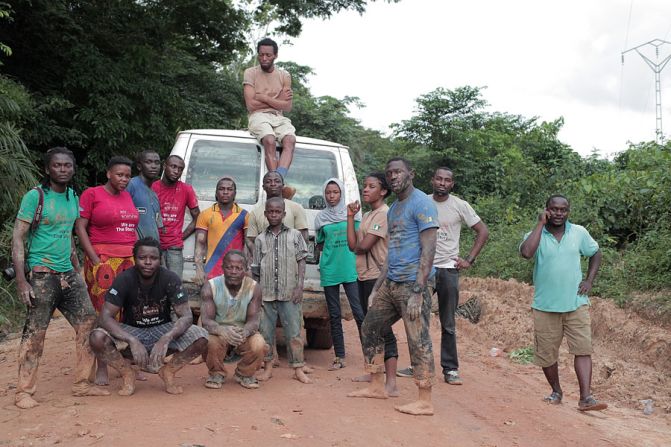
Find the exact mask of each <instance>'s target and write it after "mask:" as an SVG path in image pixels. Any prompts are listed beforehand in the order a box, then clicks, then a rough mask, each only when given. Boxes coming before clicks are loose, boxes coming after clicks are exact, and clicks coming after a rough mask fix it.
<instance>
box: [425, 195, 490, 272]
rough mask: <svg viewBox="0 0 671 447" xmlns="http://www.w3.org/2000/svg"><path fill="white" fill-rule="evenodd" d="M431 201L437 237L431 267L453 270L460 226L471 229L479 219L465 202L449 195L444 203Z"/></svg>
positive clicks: (455, 263)
mask: <svg viewBox="0 0 671 447" xmlns="http://www.w3.org/2000/svg"><path fill="white" fill-rule="evenodd" d="M431 200H433V203H434V204H435V205H436V209H437V210H438V223H439V224H440V227H439V228H438V235H437V238H436V256H435V257H434V258H433V265H434V266H435V267H440V268H455V267H456V265H457V257H458V256H459V236H460V235H461V226H462V225H464V224H465V225H467V226H468V227H472V226H473V225H475V224H477V223H478V222H480V217H479V216H478V215H477V214H476V212H475V210H474V209H473V207H471V205H469V204H468V202H466V201H465V200H462V199H460V198H459V197H455V196H453V195H452V194H450V195H449V196H448V198H447V200H445V201H444V202H437V201H436V200H435V199H434V198H433V195H431Z"/></svg>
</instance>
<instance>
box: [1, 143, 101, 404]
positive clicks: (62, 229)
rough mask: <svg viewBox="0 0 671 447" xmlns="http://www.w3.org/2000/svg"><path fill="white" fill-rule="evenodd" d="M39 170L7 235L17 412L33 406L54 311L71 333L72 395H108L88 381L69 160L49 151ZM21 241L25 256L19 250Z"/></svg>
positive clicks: (87, 306)
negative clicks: (19, 307)
mask: <svg viewBox="0 0 671 447" xmlns="http://www.w3.org/2000/svg"><path fill="white" fill-rule="evenodd" d="M44 170H45V173H46V176H45V177H44V179H43V180H42V183H41V184H40V185H39V186H38V187H37V188H33V189H32V190H30V191H28V192H27V193H26V195H24V196H23V199H22V200H21V208H20V209H19V213H18V215H17V216H16V221H15V223H14V233H13V235H12V261H13V262H14V269H15V272H16V288H17V290H18V292H19V297H20V298H21V301H23V303H24V304H25V305H26V306H28V313H27V315H26V324H25V325H24V326H23V336H22V337H21V347H20V348H19V380H18V383H17V385H16V396H15V400H14V403H15V404H16V406H17V407H19V408H23V409H28V408H33V407H35V406H37V405H39V403H38V402H37V401H36V400H35V399H33V395H34V394H35V390H36V389H37V368H38V366H39V362H40V357H42V350H43V349H44V337H45V335H46V333H47V327H48V326H49V321H50V320H51V316H52V315H53V313H54V310H55V309H58V310H59V311H61V313H62V314H63V316H64V317H65V318H66V319H67V320H68V323H70V324H71V325H72V327H73V328H74V330H75V333H76V335H75V346H76V348H75V355H76V359H77V363H76V366H75V383H74V385H73V386H72V394H73V395H75V396H107V395H109V393H108V392H107V391H105V390H103V389H100V388H96V387H94V386H93V385H92V384H91V382H90V381H89V376H90V374H91V370H92V368H93V360H94V357H93V354H92V353H91V348H90V347H89V343H88V338H89V333H90V332H91V329H93V326H94V324H95V319H96V313H95V311H94V310H93V306H92V305H91V300H90V299H89V295H88V293H87V292H86V284H85V283H84V279H83V278H82V276H81V275H80V274H79V273H77V270H78V269H79V261H78V260H77V255H76V252H75V250H74V244H73V240H72V228H73V227H74V224H75V220H76V219H77V217H79V198H78V197H77V195H76V194H75V192H74V189H73V188H72V186H70V182H71V181H72V177H73V176H74V173H75V156H74V154H73V153H72V152H71V151H70V150H68V149H66V148H64V147H55V148H52V149H49V150H48V151H47V152H46V154H45V156H44ZM26 239H27V242H28V247H29V249H28V250H27V251H26V250H24V243H25V242H26ZM26 265H27V267H28V270H29V271H26V268H25V266H26ZM26 274H28V278H26Z"/></svg>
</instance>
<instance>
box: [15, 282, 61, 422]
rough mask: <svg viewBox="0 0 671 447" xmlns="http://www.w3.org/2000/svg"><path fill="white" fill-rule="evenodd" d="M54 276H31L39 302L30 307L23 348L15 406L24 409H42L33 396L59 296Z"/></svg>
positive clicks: (35, 300)
mask: <svg viewBox="0 0 671 447" xmlns="http://www.w3.org/2000/svg"><path fill="white" fill-rule="evenodd" d="M51 276H52V275H49V274H39V273H38V274H31V279H30V285H31V286H32V287H33V293H34V294H35V298H34V299H33V305H32V306H31V307H28V313H27V315H26V323H25V325H24V326H23V335H22V336H21V346H20V347H19V362H18V363H19V377H18V382H17V384H16V396H15V397H14V403H15V404H16V406H17V407H19V408H22V409H28V408H33V407H36V406H37V405H39V404H38V402H37V401H36V400H34V399H33V397H32V396H33V395H34V394H35V391H36V390H37V370H38V368H39V365H40V358H41V357H42V352H43V350H44V337H45V336H46V334H47V327H48V326H49V320H51V315H52V314H53V312H54V308H55V302H56V298H57V293H59V290H57V288H56V284H55V283H54V282H53V280H52V278H51Z"/></svg>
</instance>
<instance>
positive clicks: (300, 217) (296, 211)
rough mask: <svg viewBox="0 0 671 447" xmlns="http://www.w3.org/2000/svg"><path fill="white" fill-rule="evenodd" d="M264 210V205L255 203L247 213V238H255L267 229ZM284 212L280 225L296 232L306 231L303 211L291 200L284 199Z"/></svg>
mask: <svg viewBox="0 0 671 447" xmlns="http://www.w3.org/2000/svg"><path fill="white" fill-rule="evenodd" d="M265 210H266V204H265V202H263V203H257V204H256V205H255V206H254V208H252V211H250V213H249V224H248V226H247V237H251V238H256V236H258V235H259V234H261V233H263V232H264V231H265V230H266V228H268V219H266V216H265V215H264V214H263V212H264V211H265ZM284 211H285V212H286V213H287V214H286V215H285V216H284V219H282V223H283V224H284V225H286V226H287V227H289V228H294V229H296V230H299V231H300V230H306V229H307V228H308V220H307V218H306V217H305V210H304V209H303V207H302V206H301V205H300V203H296V202H294V201H293V200H287V199H284Z"/></svg>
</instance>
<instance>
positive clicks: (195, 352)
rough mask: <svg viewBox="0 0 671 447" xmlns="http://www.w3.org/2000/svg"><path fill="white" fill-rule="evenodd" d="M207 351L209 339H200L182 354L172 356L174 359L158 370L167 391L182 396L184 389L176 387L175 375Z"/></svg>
mask: <svg viewBox="0 0 671 447" xmlns="http://www.w3.org/2000/svg"><path fill="white" fill-rule="evenodd" d="M206 349H207V339H206V338H199V339H198V340H196V341H195V342H193V344H191V346H189V347H188V348H186V349H185V350H184V351H182V352H178V353H176V354H175V355H173V356H172V359H170V361H169V362H168V363H166V364H165V365H163V366H162V367H161V369H159V370H158V375H159V376H160V377H161V379H163V383H165V391H166V392H168V393H170V394H182V391H183V390H182V387H181V386H177V385H175V373H176V372H177V371H179V370H180V369H182V368H183V367H184V365H186V364H187V363H189V362H190V361H191V360H193V359H195V358H196V357H198V356H199V355H201V354H202V353H203V352H205V350H206Z"/></svg>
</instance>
